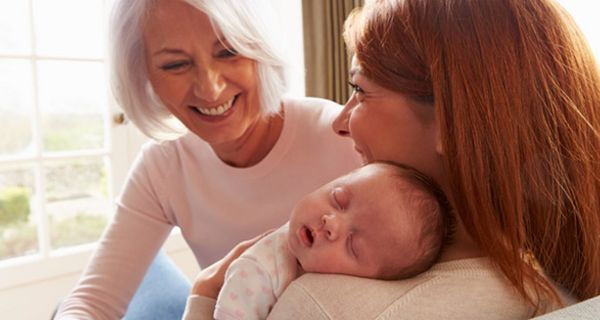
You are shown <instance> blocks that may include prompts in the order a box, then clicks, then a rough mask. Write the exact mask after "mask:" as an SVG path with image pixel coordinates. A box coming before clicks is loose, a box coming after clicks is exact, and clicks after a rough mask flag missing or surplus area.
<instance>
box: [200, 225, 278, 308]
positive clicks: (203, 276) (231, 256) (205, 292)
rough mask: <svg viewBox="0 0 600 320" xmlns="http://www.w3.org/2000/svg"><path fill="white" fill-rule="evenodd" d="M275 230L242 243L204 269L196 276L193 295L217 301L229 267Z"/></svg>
mask: <svg viewBox="0 0 600 320" xmlns="http://www.w3.org/2000/svg"><path fill="white" fill-rule="evenodd" d="M274 230H275V229H271V230H269V231H267V232H265V233H263V234H261V235H259V236H257V237H254V238H252V239H250V240H246V241H242V242H240V243H239V244H238V245H237V246H235V247H234V248H233V249H232V250H231V251H230V252H229V253H228V254H227V255H226V256H225V257H224V258H223V259H221V260H219V261H217V262H215V263H213V264H212V265H210V266H209V267H207V268H204V269H202V270H201V271H200V273H199V274H198V276H196V280H195V281H194V286H193V287H192V292H191V294H192V295H199V296H203V297H209V298H213V299H217V297H218V296H219V291H221V287H222V286H223V282H224V279H225V271H227V268H229V265H230V264H231V263H232V262H233V261H234V260H235V259H237V258H238V257H239V256H240V255H242V253H244V251H246V249H248V248H250V247H251V246H253V245H254V244H255V243H256V242H258V240H260V239H262V238H263V237H265V236H266V235H268V234H269V233H271V232H273V231H274Z"/></svg>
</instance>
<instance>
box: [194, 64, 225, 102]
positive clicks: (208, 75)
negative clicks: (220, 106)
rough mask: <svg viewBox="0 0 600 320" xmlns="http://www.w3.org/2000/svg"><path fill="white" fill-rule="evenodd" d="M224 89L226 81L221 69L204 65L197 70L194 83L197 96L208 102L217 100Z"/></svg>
mask: <svg viewBox="0 0 600 320" xmlns="http://www.w3.org/2000/svg"><path fill="white" fill-rule="evenodd" d="M224 90H225V81H224V79H223V76H222V75H221V72H220V70H218V69H215V68H211V67H203V68H201V70H198V71H197V72H196V79H195V83H194V94H195V95H196V97H198V98H200V99H202V100H204V101H207V102H215V101H217V100H219V97H221V94H222V93H223V91H224Z"/></svg>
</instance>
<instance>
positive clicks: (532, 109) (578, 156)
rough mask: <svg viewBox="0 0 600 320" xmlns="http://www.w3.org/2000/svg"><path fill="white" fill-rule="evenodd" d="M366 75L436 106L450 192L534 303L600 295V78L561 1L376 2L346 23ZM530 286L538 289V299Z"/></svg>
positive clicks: (468, 223) (472, 230)
mask: <svg viewBox="0 0 600 320" xmlns="http://www.w3.org/2000/svg"><path fill="white" fill-rule="evenodd" d="M345 38H346V41H347V44H348V46H349V47H350V49H351V51H352V52H354V53H355V54H356V56H357V58H358V60H359V61H360V63H361V68H362V70H363V72H364V74H365V75H366V76H367V77H369V78H370V79H372V80H373V81H375V82H376V83H378V84H379V85H381V86H384V87H386V88H388V89H391V90H394V91H397V92H400V93H403V94H406V95H408V96H410V97H412V98H414V99H418V100H422V101H431V102H432V103H433V104H434V106H435V110H436V113H437V117H438V119H439V124H440V130H441V135H442V143H443V148H444V151H445V155H446V156H445V161H446V163H445V165H446V168H447V170H446V172H447V177H448V180H449V181H448V183H449V184H450V188H449V190H446V191H447V193H449V195H450V197H449V198H450V199H452V202H453V203H452V205H453V206H454V208H455V210H456V212H457V214H458V215H459V216H460V220H461V221H462V222H463V224H464V226H465V228H466V229H467V230H468V232H469V234H470V235H471V236H472V238H473V239H474V240H475V241H476V242H477V243H478V244H479V245H480V246H481V248H482V249H483V250H484V251H485V252H486V254H488V255H489V257H490V258H491V259H492V261H494V262H495V264H496V265H497V266H498V267H499V268H500V269H501V270H502V272H503V273H504V274H505V275H506V277H507V278H508V280H509V281H510V282H511V283H512V284H513V285H514V286H515V287H516V288H517V290H518V291H519V292H520V293H521V294H522V295H523V297H524V298H526V299H527V300H528V301H530V302H532V303H533V304H536V303H537V302H536V301H539V300H537V299H536V298H537V297H536V296H535V294H537V295H539V294H543V295H548V296H550V297H553V298H556V297H557V296H556V293H555V292H554V291H553V289H552V286H551V285H550V284H549V283H548V281H547V280H545V278H544V276H543V275H541V274H540V273H539V272H537V271H536V266H535V263H534V262H532V259H529V260H528V259H524V253H530V254H532V255H533V256H534V257H535V260H536V261H537V262H539V264H540V265H541V267H542V268H543V270H544V271H545V273H546V274H547V275H548V276H549V277H550V278H552V279H553V280H554V281H556V282H557V283H558V284H560V285H562V286H563V287H564V288H565V289H567V290H568V291H569V292H571V293H572V294H573V295H574V296H575V297H577V298H579V299H586V298H590V297H592V296H596V295H599V294H600V200H599V199H600V75H599V70H598V66H597V65H596V62H595V60H594V57H593V55H592V54H591V51H590V49H589V47H588V45H587V44H586V41H585V39H584V37H583V36H582V34H581V33H580V31H579V29H578V28H577V26H576V25H575V23H574V22H573V21H572V19H571V18H570V17H569V15H568V14H567V13H566V12H565V11H564V10H563V9H562V8H561V7H560V6H559V5H558V4H556V3H555V2H554V1H551V0H527V1H523V0H486V1H480V0H378V1H377V0H376V1H372V2H371V3H369V4H368V5H367V6H365V7H364V8H363V9H362V10H361V11H357V12H355V13H353V15H352V16H351V17H350V18H349V19H348V21H347V26H346V33H345ZM531 289H533V292H534V293H532V291H531Z"/></svg>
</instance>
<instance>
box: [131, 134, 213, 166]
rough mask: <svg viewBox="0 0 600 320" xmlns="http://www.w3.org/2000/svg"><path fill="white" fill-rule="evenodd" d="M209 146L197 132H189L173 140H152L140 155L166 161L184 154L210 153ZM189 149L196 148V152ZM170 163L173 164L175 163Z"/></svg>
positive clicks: (145, 145)
mask: <svg viewBox="0 0 600 320" xmlns="http://www.w3.org/2000/svg"><path fill="white" fill-rule="evenodd" d="M209 148H210V146H209V145H208V144H207V143H206V142H204V141H202V139H200V138H199V137H198V136H196V135H195V134H193V133H190V132H188V133H186V134H183V135H181V136H180V137H178V138H175V139H171V140H163V141H154V140H150V141H148V142H146V143H145V144H144V145H143V146H142V149H141V152H140V156H141V157H142V158H144V159H145V160H149V161H154V160H157V161H158V162H161V163H164V161H168V160H175V159H176V158H180V157H183V156H189V155H199V154H202V153H203V152H208V153H210V152H209V151H210V150H209ZM189 150H194V152H192V153H189V152H188V151H189ZM203 150H205V151H203ZM170 165H173V163H171V164H170Z"/></svg>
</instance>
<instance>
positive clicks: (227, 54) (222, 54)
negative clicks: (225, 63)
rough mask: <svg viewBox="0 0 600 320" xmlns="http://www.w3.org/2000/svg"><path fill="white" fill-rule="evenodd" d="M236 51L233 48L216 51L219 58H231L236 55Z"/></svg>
mask: <svg viewBox="0 0 600 320" xmlns="http://www.w3.org/2000/svg"><path fill="white" fill-rule="evenodd" d="M237 55H238V53H237V51H235V50H234V49H224V50H221V51H219V52H218V53H217V57H219V58H233V57H237Z"/></svg>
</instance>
